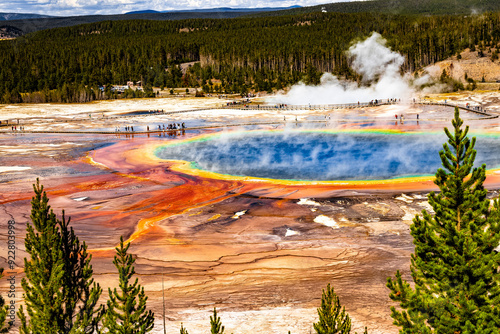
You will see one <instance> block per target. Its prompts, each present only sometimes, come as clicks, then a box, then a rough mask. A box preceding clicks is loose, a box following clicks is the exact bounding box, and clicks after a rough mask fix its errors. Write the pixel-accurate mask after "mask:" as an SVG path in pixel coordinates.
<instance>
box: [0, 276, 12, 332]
mask: <svg viewBox="0 0 500 334" xmlns="http://www.w3.org/2000/svg"><path fill="white" fill-rule="evenodd" d="M2 277H3V268H0V279H1V278H2ZM8 313H9V306H8V305H5V300H4V299H3V297H2V296H0V333H7V332H8V331H9V329H10V327H11V325H10V324H9V323H8V322H7V314H8Z"/></svg>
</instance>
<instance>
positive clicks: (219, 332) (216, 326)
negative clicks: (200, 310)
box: [210, 307, 224, 334]
mask: <svg viewBox="0 0 500 334" xmlns="http://www.w3.org/2000/svg"><path fill="white" fill-rule="evenodd" d="M210 333H211V334H224V326H222V322H221V321H220V317H218V316H217V310H216V309H215V307H214V315H213V316H210Z"/></svg>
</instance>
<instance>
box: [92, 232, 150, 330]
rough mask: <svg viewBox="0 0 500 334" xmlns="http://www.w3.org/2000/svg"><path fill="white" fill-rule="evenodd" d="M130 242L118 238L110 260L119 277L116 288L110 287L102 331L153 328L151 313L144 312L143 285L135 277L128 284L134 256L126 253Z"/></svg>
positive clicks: (133, 270) (131, 273) (132, 269)
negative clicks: (113, 257) (114, 253)
mask: <svg viewBox="0 0 500 334" xmlns="http://www.w3.org/2000/svg"><path fill="white" fill-rule="evenodd" d="M129 247H130V243H128V244H127V245H126V246H125V245H124V244H123V237H120V245H119V246H118V247H116V255H115V259H114V261H113V263H114V265H115V267H116V269H118V276H119V280H120V286H119V289H120V290H119V291H118V290H117V289H116V288H115V289H114V290H113V291H111V289H108V290H109V300H108V303H107V306H108V307H107V308H106V313H105V314H104V317H103V326H102V328H101V333H113V334H114V333H120V334H144V333H148V332H150V331H151V330H152V329H153V325H154V314H153V312H151V311H146V301H147V299H148V297H147V296H146V294H145V292H144V288H143V287H141V285H140V284H139V282H138V279H137V278H136V279H135V281H133V283H131V279H132V276H134V274H135V269H134V266H133V264H134V262H135V259H134V258H133V257H132V255H131V254H127V250H128V249H129Z"/></svg>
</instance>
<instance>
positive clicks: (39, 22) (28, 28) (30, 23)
mask: <svg viewBox="0 0 500 334" xmlns="http://www.w3.org/2000/svg"><path fill="white" fill-rule="evenodd" d="M256 13H259V12H255V11H253V12H240V11H228V12H169V13H157V12H150V13H149V12H148V13H139V14H119V15H85V16H68V17H48V18H34V19H23V20H11V21H6V22H5V23H4V26H8V27H13V28H16V29H19V30H21V31H22V33H23V34H29V33H32V32H35V31H40V30H45V29H53V28H62V27H72V26H76V25H79V24H87V23H94V22H101V21H123V20H155V21H170V20H187V19H230V18H236V17H240V16H245V15H250V14H256Z"/></svg>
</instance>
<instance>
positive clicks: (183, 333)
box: [180, 323, 188, 334]
mask: <svg viewBox="0 0 500 334" xmlns="http://www.w3.org/2000/svg"><path fill="white" fill-rule="evenodd" d="M180 334H188V331H187V329H186V328H185V327H184V326H183V325H182V323H181V331H180Z"/></svg>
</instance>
